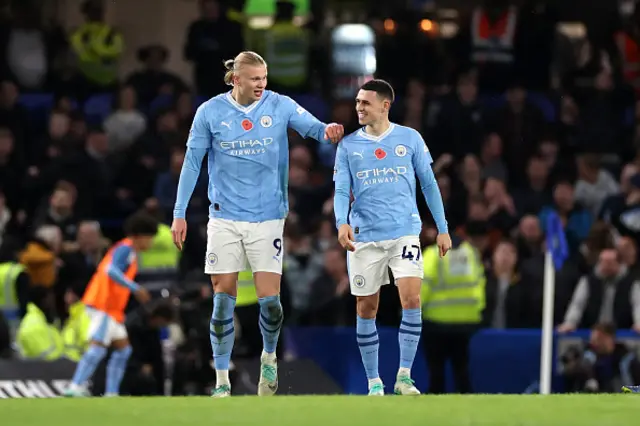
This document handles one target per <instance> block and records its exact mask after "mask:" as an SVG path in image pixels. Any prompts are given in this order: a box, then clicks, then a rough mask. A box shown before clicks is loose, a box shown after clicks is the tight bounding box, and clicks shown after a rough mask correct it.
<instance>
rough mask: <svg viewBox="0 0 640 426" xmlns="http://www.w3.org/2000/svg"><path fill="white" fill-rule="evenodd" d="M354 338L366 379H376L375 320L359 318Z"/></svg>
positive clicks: (376, 334)
mask: <svg viewBox="0 0 640 426" xmlns="http://www.w3.org/2000/svg"><path fill="white" fill-rule="evenodd" d="M356 333H357V334H356V337H357V341H358V346H359V347H360V356H361V357H362V364H364V371H365V373H366V374H367V379H369V380H372V379H378V378H379V377H380V374H379V373H378V349H379V348H380V341H379V340H378V330H377V329H376V319H375V318H360V316H358V321H357V323H356Z"/></svg>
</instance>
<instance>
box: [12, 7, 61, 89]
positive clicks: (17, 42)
mask: <svg viewBox="0 0 640 426" xmlns="http://www.w3.org/2000/svg"><path fill="white" fill-rule="evenodd" d="M66 44H67V42H66V40H65V36H64V33H63V31H62V30H61V29H60V28H58V27H57V26H56V27H54V28H51V29H46V28H44V26H43V25H42V22H41V13H40V11H39V10H38V6H37V4H36V2H34V1H31V0H27V1H24V2H15V3H14V5H13V20H12V22H11V23H10V25H9V26H8V27H7V28H5V29H4V30H3V31H2V33H1V34H0V57H1V58H2V59H3V60H2V67H0V75H2V78H7V79H10V80H13V81H15V82H16V83H17V84H18V85H19V87H20V90H21V91H29V92H34V91H45V90H51V89H52V88H53V87H54V85H55V83H56V81H55V75H56V74H55V71H56V66H57V62H58V59H59V56H60V54H62V53H63V52H64V50H66V48H67V46H66Z"/></svg>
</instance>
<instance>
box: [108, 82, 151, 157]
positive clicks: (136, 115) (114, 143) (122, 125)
mask: <svg viewBox="0 0 640 426" xmlns="http://www.w3.org/2000/svg"><path fill="white" fill-rule="evenodd" d="M137 108H138V98H137V95H136V92H135V89H134V88H133V87H131V86H125V87H123V88H121V89H120V90H119V92H118V96H117V98H116V102H115V108H114V111H113V112H112V113H111V114H110V115H109V116H108V117H107V118H106V119H105V121H104V123H103V126H104V129H105V131H106V133H107V137H108V138H109V151H110V152H111V154H112V155H113V154H116V155H117V154H124V153H125V152H126V150H127V148H129V147H130V146H131V145H133V143H134V142H135V141H136V140H137V139H138V137H140V135H142V134H143V133H144V131H145V130H146V128H147V118H146V117H145V116H144V115H143V114H142V113H141V112H140V110H138V109H137Z"/></svg>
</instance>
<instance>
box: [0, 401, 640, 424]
mask: <svg viewBox="0 0 640 426" xmlns="http://www.w3.org/2000/svg"><path fill="white" fill-rule="evenodd" d="M0 424H2V425H7V426H36V425H37V426H58V425H59V426H146V425H151V426H179V425H185V426H186V425H188V426H205V425H212V426H222V425H259V426H267V425H277V426H294V425H295V426H316V425H317V426H320V425H321V426H341V425H345V426H358V425H363V426H374V425H380V426H405V425H406V426H410V425H420V426H423V425H424V426H481V425H482V426H507V425H508V426H534V425H535V426H556V425H557V426H560V425H562V426H591V425H593V426H596V425H597V426H609V425H612V426H613V425H616V426H626V425H638V424H640V397H638V396H636V395H623V394H620V395H551V396H539V395H508V396H507V395H473V396H461V395H450V396H418V397H409V396H403V397H401V396H388V397H366V396H305V397H302V396H299V397H293V396H276V397H271V398H258V397H241V396H236V397H231V398H225V399H212V398H205V397H190V398H177V397H176V398H86V399H5V400H1V401H0Z"/></svg>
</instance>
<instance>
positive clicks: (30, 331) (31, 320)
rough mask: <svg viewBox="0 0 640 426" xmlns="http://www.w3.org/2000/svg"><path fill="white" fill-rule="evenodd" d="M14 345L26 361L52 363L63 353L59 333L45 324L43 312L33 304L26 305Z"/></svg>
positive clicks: (45, 318) (45, 319) (51, 326)
mask: <svg viewBox="0 0 640 426" xmlns="http://www.w3.org/2000/svg"><path fill="white" fill-rule="evenodd" d="M16 343H17V344H18V348H19V349H20V354H21V355H22V356H23V357H24V358H26V359H34V360H35V359H37V360H43V361H53V360H56V359H58V358H60V356H62V354H63V351H64V344H63V343H62V336H61V335H60V332H59V331H58V329H57V328H55V327H54V326H53V325H51V324H49V323H48V322H47V317H46V316H45V314H44V312H42V311H41V310H40V308H38V307H37V306H36V305H34V304H33V303H29V304H28V305H27V314H26V315H25V316H24V318H23V319H22V322H21V323H20V326H19V327H18V333H17V335H16Z"/></svg>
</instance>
